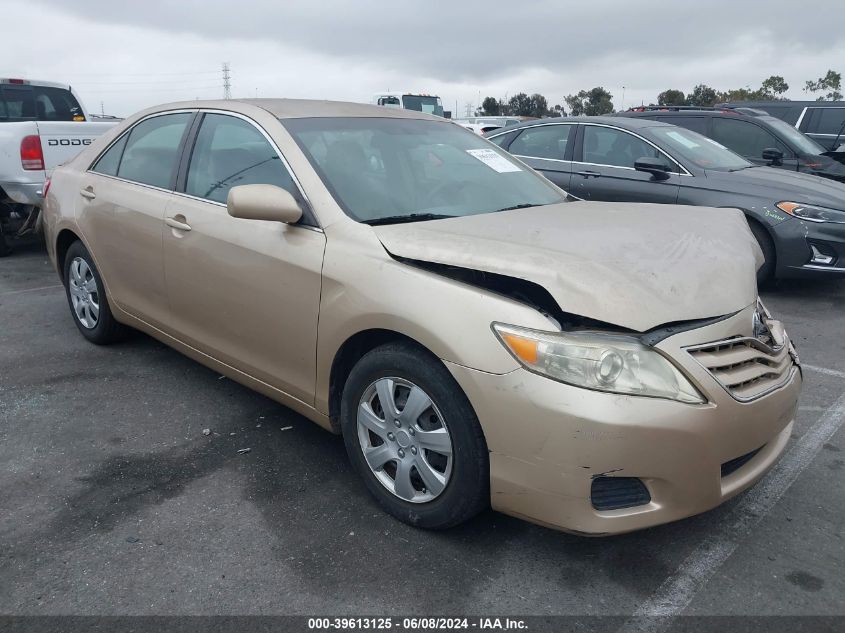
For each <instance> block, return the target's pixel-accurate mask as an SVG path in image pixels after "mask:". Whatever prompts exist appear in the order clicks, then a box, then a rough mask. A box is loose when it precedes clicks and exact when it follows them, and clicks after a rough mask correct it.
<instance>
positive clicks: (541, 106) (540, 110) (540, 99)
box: [527, 92, 549, 119]
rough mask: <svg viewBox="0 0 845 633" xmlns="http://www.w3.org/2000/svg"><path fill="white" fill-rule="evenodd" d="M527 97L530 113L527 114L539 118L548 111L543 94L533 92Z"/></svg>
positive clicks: (547, 104)
mask: <svg viewBox="0 0 845 633" xmlns="http://www.w3.org/2000/svg"><path fill="white" fill-rule="evenodd" d="M528 99H529V101H530V103H531V113H530V114H528V115H527V116H533V117H537V118H538V119H539V118H541V117H544V116H546V115H547V114H548V113H549V103H548V102H547V101H546V98H545V97H544V96H543V95H541V94H539V93H536V92H535V93H534V94H533V95H531V96H530V97H529V98H528Z"/></svg>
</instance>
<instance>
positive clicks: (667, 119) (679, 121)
mask: <svg viewBox="0 0 845 633" xmlns="http://www.w3.org/2000/svg"><path fill="white" fill-rule="evenodd" d="M657 120H658V121H663V123H671V124H672V125H677V126H678V127H683V128H686V129H688V130H692V131H693V132H698V133H699V134H702V135H704V136H707V117H703V116H664V117H657Z"/></svg>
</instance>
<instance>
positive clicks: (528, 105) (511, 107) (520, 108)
mask: <svg viewBox="0 0 845 633" xmlns="http://www.w3.org/2000/svg"><path fill="white" fill-rule="evenodd" d="M533 105H534V104H533V103H532V101H531V97H529V96H528V95H527V94H525V93H524V92H520V93H518V94H515V95H514V96H512V97H511V98H510V100H509V101H508V114H510V115H512V116H534V115H533V114H532V112H533Z"/></svg>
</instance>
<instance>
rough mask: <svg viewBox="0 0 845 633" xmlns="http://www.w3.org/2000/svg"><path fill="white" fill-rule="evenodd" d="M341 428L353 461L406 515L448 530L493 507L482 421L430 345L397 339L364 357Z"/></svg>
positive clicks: (379, 494)
mask: <svg viewBox="0 0 845 633" xmlns="http://www.w3.org/2000/svg"><path fill="white" fill-rule="evenodd" d="M382 398H384V399H385V400H386V401H387V402H388V403H389V404H388V406H387V407H383V406H382V405H381V400H382ZM409 407H410V408H412V409H413V411H414V413H410V412H409V410H408V408H409ZM391 412H392V414H391ZM362 419H366V420H367V424H366V425H365V424H362V423H361V420H362ZM341 428H342V431H343V440H344V443H345V445H346V451H347V453H348V455H349V459H350V461H351V462H352V465H353V467H354V468H355V470H356V471H357V472H358V474H359V475H360V476H361V478H362V479H363V480H364V483H365V485H366V486H367V489H368V490H369V491H370V493H371V494H372V495H373V497H375V499H376V501H378V503H379V505H381V507H382V508H384V510H386V511H387V512H389V513H390V514H392V515H393V516H394V517H396V518H397V519H399V520H400V521H403V522H405V523H408V524H409V525H413V526H417V527H422V528H427V529H432V530H439V529H445V528H449V527H453V526H455V525H458V524H460V523H463V522H464V521H466V520H468V519H470V518H471V517H473V516H475V515H476V514H478V513H479V512H480V511H482V510H483V509H484V508H486V507H487V506H488V505H489V503H490V492H489V490H490V464H489V458H488V452H487V443H486V442H485V440H484V435H483V433H482V431H481V425H480V424H479V423H478V418H477V417H476V415H475V412H474V411H473V409H472V406H471V405H470V403H469V400H468V399H467V397H466V395H465V394H464V393H463V391H462V390H461V388H460V386H459V385H458V383H457V382H456V381H455V379H454V378H453V377H452V375H451V374H450V373H449V371H448V370H447V369H446V367H444V366H443V363H441V362H440V360H439V359H437V358H436V357H434V356H432V355H431V354H429V353H428V352H426V351H425V350H423V349H420V348H418V347H416V346H414V345H411V344H408V343H391V344H387V345H383V346H381V347H378V348H376V349H374V350H372V351H371V352H369V353H367V354H366V355H364V357H363V358H361V360H360V361H358V363H357V364H356V365H355V367H353V369H352V372H351V373H350V375H349V378H348V380H347V381H346V384H345V385H344V389H343V395H342V398H341ZM365 451H366V452H367V457H365ZM368 460H369V461H368ZM370 464H374V466H371V465H370ZM403 475H404V476H403ZM444 482H445V483H444Z"/></svg>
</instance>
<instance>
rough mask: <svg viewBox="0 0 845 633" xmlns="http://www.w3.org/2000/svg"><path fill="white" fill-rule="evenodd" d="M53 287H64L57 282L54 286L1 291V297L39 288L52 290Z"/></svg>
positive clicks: (34, 290)
mask: <svg viewBox="0 0 845 633" xmlns="http://www.w3.org/2000/svg"><path fill="white" fill-rule="evenodd" d="M53 288H64V286H62V284H56V285H54V286H41V287H40V288H27V289H25V290H9V291H8V292H0V297H5V296H7V295H19V294H22V293H24V292H38V291H39V290H52V289H53Z"/></svg>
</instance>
